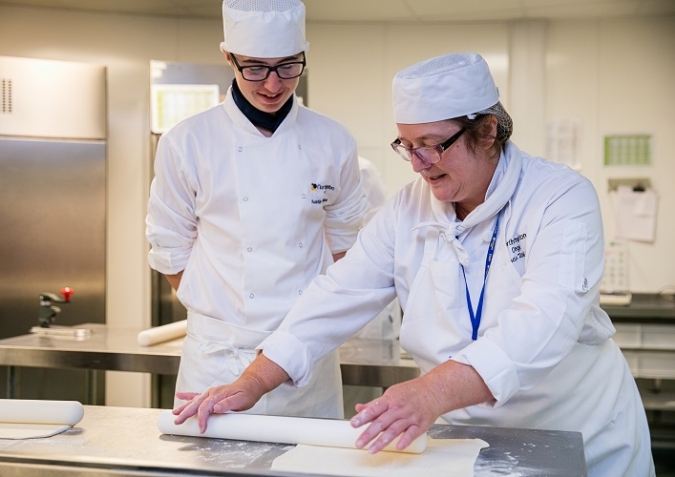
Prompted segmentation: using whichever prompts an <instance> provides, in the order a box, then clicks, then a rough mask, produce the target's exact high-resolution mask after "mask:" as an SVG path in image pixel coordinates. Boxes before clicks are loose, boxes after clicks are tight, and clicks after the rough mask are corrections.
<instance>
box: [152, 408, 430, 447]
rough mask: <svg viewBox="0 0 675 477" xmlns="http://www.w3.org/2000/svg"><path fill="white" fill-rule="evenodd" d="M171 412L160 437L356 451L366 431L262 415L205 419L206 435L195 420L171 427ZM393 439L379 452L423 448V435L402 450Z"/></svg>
mask: <svg viewBox="0 0 675 477" xmlns="http://www.w3.org/2000/svg"><path fill="white" fill-rule="evenodd" d="M175 419H176V416H174V415H173V414H172V413H171V411H162V413H161V414H160V416H159V419H158V422H157V426H158V427H159V430H160V432H162V433H163V434H173V435H178V436H191V437H210V438H216V439H232V440H240V441H254V442H274V443H278V444H307V445H314V446H328V447H344V448H351V449H355V448H356V445H355V443H356V439H357V438H358V437H359V436H360V435H361V433H362V432H363V431H364V430H365V429H366V428H365V427H362V428H359V429H355V428H353V427H352V426H351V424H350V423H349V421H340V420H334V419H312V418H304V417H284V416H264V415H255V414H240V413H227V414H213V415H211V416H210V417H209V420H208V423H207V427H206V432H204V434H202V433H201V432H200V431H199V424H198V422H197V419H196V417H191V418H190V419H188V420H187V421H185V422H184V423H183V424H180V425H176V424H174V420H175ZM397 441H398V439H395V440H394V441H393V442H392V443H391V444H389V445H388V446H387V447H385V448H384V449H383V450H385V451H390V452H405V453H412V454H419V453H421V452H423V451H424V449H425V448H426V445H427V434H426V433H424V434H422V435H421V436H420V437H418V438H417V439H415V440H414V441H413V442H412V443H411V444H410V445H409V446H408V447H406V448H405V449H403V450H398V449H396V447H395V446H396V442H397Z"/></svg>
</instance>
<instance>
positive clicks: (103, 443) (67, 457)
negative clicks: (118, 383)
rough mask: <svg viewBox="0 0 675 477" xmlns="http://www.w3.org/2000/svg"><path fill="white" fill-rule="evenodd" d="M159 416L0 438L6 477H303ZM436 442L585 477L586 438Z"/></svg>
mask: <svg viewBox="0 0 675 477" xmlns="http://www.w3.org/2000/svg"><path fill="white" fill-rule="evenodd" d="M160 412H161V411H160V410H159V409H136V408H115V407H100V406H85V413H84V419H83V420H82V421H81V422H80V423H79V424H78V425H77V426H75V427H74V428H73V429H71V430H69V431H67V432H65V433H63V434H60V435H57V436H54V437H50V438H46V439H31V440H23V441H9V440H2V439H0V475H2V476H3V477H19V476H20V477H52V476H59V477H65V476H68V477H74V476H80V475H81V476H83V477H84V476H87V477H94V476H96V477H104V476H118V475H135V476H169V475H171V476H186V475H191V476H212V475H221V476H248V477H250V476H287V477H290V476H298V475H300V474H290V473H281V472H273V471H271V470H270V466H271V464H272V461H273V460H274V459H275V458H276V457H278V456H279V455H281V454H283V453H284V452H286V451H287V450H289V449H291V448H292V447H293V446H290V445H284V444H266V443H255V442H243V441H228V440H221V439H205V438H197V437H179V436H169V435H162V434H160V432H159V431H158V429H157V418H158V416H159V413H160ZM429 434H430V436H431V437H434V438H480V439H483V440H484V441H486V442H487V443H489V444H490V447H489V448H486V449H483V450H482V451H481V453H480V454H479V456H478V459H477V461H476V465H475V468H474V469H475V475H476V476H478V477H485V476H496V475H500V476H504V475H518V476H521V477H528V476H535V475H536V476H540V475H547V476H565V477H570V476H585V475H586V466H585V463H584V451H583V442H582V437H581V433H578V432H563V431H542V430H528V429H502V428H486V427H459V426H441V425H435V426H434V427H433V428H432V429H431V430H430V432H429Z"/></svg>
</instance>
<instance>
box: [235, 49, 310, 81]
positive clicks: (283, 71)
mask: <svg viewBox="0 0 675 477" xmlns="http://www.w3.org/2000/svg"><path fill="white" fill-rule="evenodd" d="M230 58H232V62H233V63H234V66H235V67H236V68H237V69H238V70H239V72H240V73H241V76H242V77H243V78H244V79H245V80H246V81H265V80H266V79H267V78H268V77H269V75H270V74H271V73H272V71H274V72H275V73H276V74H277V76H278V77H279V78H280V79H293V78H297V77H298V76H300V75H301V74H302V72H303V71H305V65H306V64H307V62H306V61H305V54H304V53H303V54H302V60H301V61H290V62H288V63H281V64H279V65H276V66H267V65H253V66H241V65H240V64H239V62H238V61H237V58H235V56H234V55H233V54H232V53H230Z"/></svg>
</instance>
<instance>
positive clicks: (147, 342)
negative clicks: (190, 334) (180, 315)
mask: <svg viewBox="0 0 675 477" xmlns="http://www.w3.org/2000/svg"><path fill="white" fill-rule="evenodd" d="M186 332H187V320H181V321H176V322H174V323H169V324H168V325H162V326H156V327H154V328H149V329H147V330H143V331H141V332H140V333H138V344H139V345H141V346H152V345H155V344H157V343H163V342H164V341H171V340H175V339H176V338H180V337H182V336H185V333H186Z"/></svg>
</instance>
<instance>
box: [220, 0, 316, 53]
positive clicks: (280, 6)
mask: <svg viewBox="0 0 675 477" xmlns="http://www.w3.org/2000/svg"><path fill="white" fill-rule="evenodd" d="M223 31H224V33H225V41H223V42H222V43H221V44H220V48H221V49H222V50H224V51H229V52H231V53H238V54H240V55H246V56H252V57H256V58H278V57H281V56H293V55H297V54H298V53H300V52H302V51H307V49H308V48H309V43H308V42H307V41H306V40H305V5H304V4H303V3H302V2H301V1H300V0H224V1H223Z"/></svg>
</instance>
